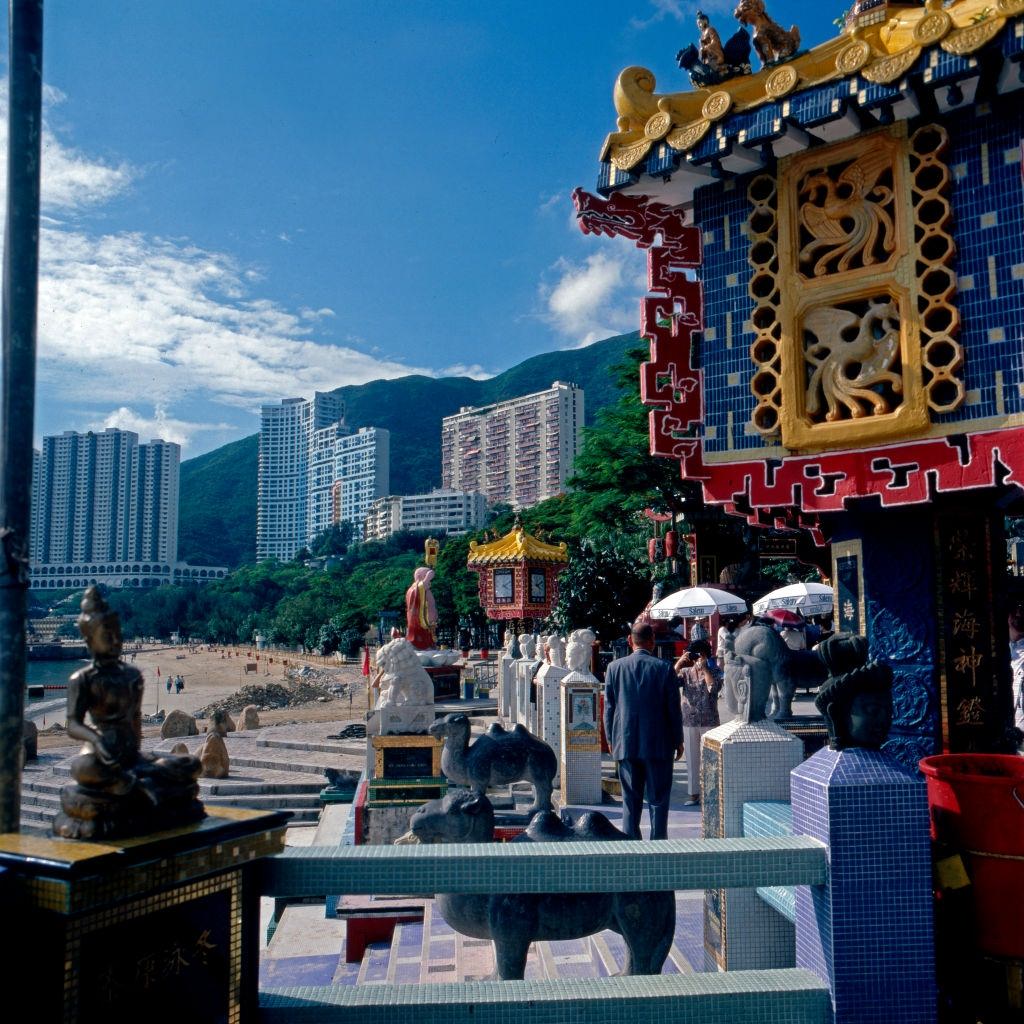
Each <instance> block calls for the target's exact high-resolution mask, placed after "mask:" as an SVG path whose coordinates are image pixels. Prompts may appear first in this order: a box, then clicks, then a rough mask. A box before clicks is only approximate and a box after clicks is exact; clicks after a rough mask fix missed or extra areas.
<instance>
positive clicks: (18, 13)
mask: <svg viewBox="0 0 1024 1024" xmlns="http://www.w3.org/2000/svg"><path fill="white" fill-rule="evenodd" d="M8 33H9V39H10V58H9V73H10V85H9V89H8V103H9V109H8V135H7V223H6V228H5V237H4V276H3V381H2V385H0V832H17V831H18V827H19V819H20V816H21V745H22V729H23V726H22V719H23V716H24V713H25V660H26V651H25V639H26V618H27V610H28V601H27V594H28V586H29V577H28V554H29V547H28V539H29V525H30V514H31V494H30V490H31V486H32V430H33V423H34V416H35V383H36V295H37V289H38V282H39V158H40V157H39V154H40V141H41V137H42V130H43V122H42V116H43V115H42V90H43V0H10V2H9V5H8Z"/></svg>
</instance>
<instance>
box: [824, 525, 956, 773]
mask: <svg viewBox="0 0 1024 1024" xmlns="http://www.w3.org/2000/svg"><path fill="white" fill-rule="evenodd" d="M832 559H833V565H834V574H833V578H834V579H835V581H836V586H837V589H838V591H839V595H838V596H839V618H838V619H837V621H836V627H837V629H841V630H844V631H846V632H849V633H859V634H861V635H862V636H866V637H867V638H868V643H869V645H870V651H871V657H872V658H877V659H879V660H883V661H885V662H887V663H888V664H889V665H890V666H891V667H892V670H893V674H894V681H893V695H892V698H893V724H892V732H891V734H890V738H889V741H888V743H887V744H886V746H885V749H886V752H887V753H889V754H891V755H892V756H893V757H895V758H896V759H897V760H899V761H900V762H902V763H903V764H904V765H905V766H906V767H908V768H916V767H917V762H918V761H920V760H921V758H922V757H927V756H928V755H929V754H935V753H938V752H939V735H940V733H939V697H938V688H939V664H938V661H939V652H938V649H937V648H938V637H937V630H936V622H937V621H938V608H937V602H936V587H935V539H934V523H933V516H932V510H931V506H919V507H916V508H912V509H886V510H883V511H875V510H872V511H869V512H863V513H856V512H851V513H844V514H842V515H839V516H837V517H836V518H835V528H834V530H833V534H832Z"/></svg>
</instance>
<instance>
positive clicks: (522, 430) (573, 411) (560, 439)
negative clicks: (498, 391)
mask: <svg viewBox="0 0 1024 1024" xmlns="http://www.w3.org/2000/svg"><path fill="white" fill-rule="evenodd" d="M582 429H583V389H582V388H579V387H577V386H576V385H575V384H567V383H565V382H563V381H555V382H554V383H553V384H552V385H551V387H550V388H548V389H547V390H545V391H538V392H536V393H534V394H532V395H523V396H522V397H521V398H512V399H509V400H508V401H506V402H496V403H494V404H493V405H485V406H481V407H479V408H474V407H472V406H463V408H462V409H460V410H459V411H458V412H457V413H456V414H455V415H454V416H446V417H445V418H444V420H443V421H442V423H441V484H442V487H444V488H445V489H446V490H453V491H476V492H477V493H480V494H483V495H484V496H485V497H486V499H487V500H488V502H490V503H491V504H492V505H493V504H496V503H498V502H507V503H508V504H510V505H512V507H513V508H528V507H529V506H531V505H536V504H537V503H538V502H541V501H543V500H544V499H545V498H551V497H554V496H555V495H556V494H561V493H562V492H563V491H565V489H566V481H567V480H568V479H569V477H570V476H571V475H572V468H573V463H574V462H575V459H576V456H577V455H578V454H579V451H580V445H581V432H582Z"/></svg>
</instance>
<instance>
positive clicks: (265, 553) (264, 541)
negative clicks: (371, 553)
mask: <svg viewBox="0 0 1024 1024" xmlns="http://www.w3.org/2000/svg"><path fill="white" fill-rule="evenodd" d="M390 451H391V450H390V434H389V432H388V431H387V430H384V429H382V428H379V427H363V428H361V429H360V430H359V431H357V432H355V433H353V432H352V430H350V429H349V427H348V426H347V425H346V423H345V403H344V401H343V400H342V399H341V397H340V396H338V395H335V394H330V393H324V392H320V391H318V392H316V394H315V395H314V396H313V398H311V399H304V398H286V399H285V400H284V401H283V402H281V403H280V404H278V405H265V406H263V409H262V411H261V415H260V440H259V485H258V503H257V518H256V557H257V558H258V559H260V560H263V559H265V558H278V559H281V560H282V561H287V560H288V559H291V558H294V557H295V554H296V553H297V552H298V551H299V550H300V549H301V548H303V547H305V546H306V545H307V544H309V543H310V541H312V539H313V538H314V537H315V536H316V535H317V534H318V533H321V532H322V531H323V530H326V529H327V528H328V527H330V526H332V525H334V524H335V523H342V522H349V523H351V524H352V526H353V533H354V535H355V536H357V537H358V536H361V535H362V523H363V519H364V518H365V516H366V510H367V508H368V507H369V505H370V503H371V502H372V501H373V500H374V498H378V497H380V496H381V495H382V494H387V491H388V484H389V474H390Z"/></svg>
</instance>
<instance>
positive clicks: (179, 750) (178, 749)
mask: <svg viewBox="0 0 1024 1024" xmlns="http://www.w3.org/2000/svg"><path fill="white" fill-rule="evenodd" d="M171 753H172V754H187V753H188V746H187V745H186V744H184V743H180V742H179V743H175V744H174V746H173V747H171Z"/></svg>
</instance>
